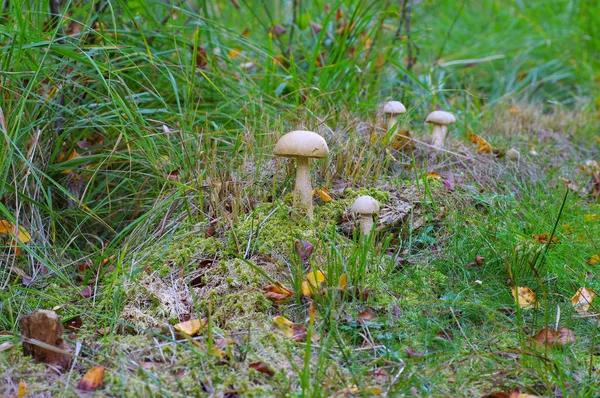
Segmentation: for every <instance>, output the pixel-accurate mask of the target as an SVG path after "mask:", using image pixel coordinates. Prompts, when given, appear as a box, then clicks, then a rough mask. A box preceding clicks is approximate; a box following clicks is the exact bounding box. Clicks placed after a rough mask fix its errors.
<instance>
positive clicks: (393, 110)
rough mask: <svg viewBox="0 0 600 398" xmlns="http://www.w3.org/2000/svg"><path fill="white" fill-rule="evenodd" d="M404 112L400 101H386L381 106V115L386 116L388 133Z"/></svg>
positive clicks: (404, 109)
mask: <svg viewBox="0 0 600 398" xmlns="http://www.w3.org/2000/svg"><path fill="white" fill-rule="evenodd" d="M404 112H406V108H405V107H404V104H403V103H402V102H400V101H388V102H386V103H385V105H384V106H383V113H385V114H386V115H387V116H388V131H390V130H392V129H393V128H394V126H395V125H396V122H397V121H398V119H397V116H398V115H401V114H403V113H404Z"/></svg>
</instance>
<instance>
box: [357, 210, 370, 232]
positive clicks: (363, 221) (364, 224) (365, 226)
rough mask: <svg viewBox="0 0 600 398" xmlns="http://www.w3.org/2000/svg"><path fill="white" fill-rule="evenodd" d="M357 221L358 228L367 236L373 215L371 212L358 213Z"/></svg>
mask: <svg viewBox="0 0 600 398" xmlns="http://www.w3.org/2000/svg"><path fill="white" fill-rule="evenodd" d="M358 222H359V224H360V230H361V231H362V233H363V235H364V236H369V235H370V234H371V230H372V229H373V215H371V214H360V215H359V219H358Z"/></svg>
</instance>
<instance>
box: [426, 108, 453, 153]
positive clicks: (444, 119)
mask: <svg viewBox="0 0 600 398" xmlns="http://www.w3.org/2000/svg"><path fill="white" fill-rule="evenodd" d="M425 123H431V124H433V140H432V141H431V145H432V146H433V147H434V148H436V149H441V148H443V147H444V139H445V138H446V133H447V132H448V125H449V124H453V123H456V118H455V117H454V115H453V114H451V113H450V112H444V111H435V112H431V113H430V114H429V115H428V116H427V119H425Z"/></svg>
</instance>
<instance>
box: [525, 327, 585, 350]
mask: <svg viewBox="0 0 600 398" xmlns="http://www.w3.org/2000/svg"><path fill="white" fill-rule="evenodd" d="M533 342H534V343H535V344H537V345H539V346H541V347H552V346H555V345H556V346H560V347H562V346H564V345H566V344H571V343H575V334H574V333H573V331H572V330H571V329H567V328H560V329H559V330H552V329H548V328H543V329H542V330H540V331H539V332H537V333H536V335H535V336H533Z"/></svg>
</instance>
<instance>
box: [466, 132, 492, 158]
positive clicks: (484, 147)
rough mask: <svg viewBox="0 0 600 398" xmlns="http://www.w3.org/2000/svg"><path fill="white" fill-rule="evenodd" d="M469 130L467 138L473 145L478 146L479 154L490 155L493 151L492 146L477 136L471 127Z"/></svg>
mask: <svg viewBox="0 0 600 398" xmlns="http://www.w3.org/2000/svg"><path fill="white" fill-rule="evenodd" d="M467 129H468V131H467V138H468V139H469V141H471V142H472V143H474V144H477V153H490V152H491V151H492V146H491V145H490V144H489V143H488V142H487V141H486V140H485V139H483V138H481V137H480V136H478V135H477V134H475V133H474V132H473V130H471V128H470V127H467Z"/></svg>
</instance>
